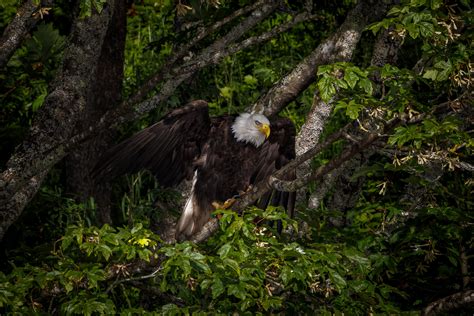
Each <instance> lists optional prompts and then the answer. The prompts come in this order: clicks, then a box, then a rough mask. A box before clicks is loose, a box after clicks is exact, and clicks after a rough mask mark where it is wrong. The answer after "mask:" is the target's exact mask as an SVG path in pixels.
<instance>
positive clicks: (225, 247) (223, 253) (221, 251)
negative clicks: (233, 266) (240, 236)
mask: <svg viewBox="0 0 474 316" xmlns="http://www.w3.org/2000/svg"><path fill="white" fill-rule="evenodd" d="M231 249H232V246H231V244H230V243H227V244H225V245H223V246H222V247H221V248H219V251H218V252H217V254H218V255H219V256H220V257H221V258H225V257H227V255H228V254H229V251H230V250H231Z"/></svg>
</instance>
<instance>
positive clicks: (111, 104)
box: [66, 1, 126, 223]
mask: <svg viewBox="0 0 474 316" xmlns="http://www.w3.org/2000/svg"><path fill="white" fill-rule="evenodd" d="M125 36H126V8H125V3H124V2H123V1H116V2H115V8H114V13H113V15H112V19H111V22H110V23H109V27H108V30H107V33H106V36H105V40H104V43H103V46H102V51H101V54H100V58H99V61H98V65H97V70H96V74H95V79H94V81H93V82H92V83H91V89H90V92H89V95H88V97H87V102H86V104H85V109H84V111H83V115H82V117H81V120H80V121H79V122H78V124H77V126H76V128H77V133H80V132H82V131H83V130H84V129H86V128H88V127H89V125H90V124H91V122H94V121H97V120H98V119H99V118H100V117H101V116H102V115H104V113H105V112H106V111H108V110H111V109H113V108H115V107H117V106H118V105H119V104H120V101H121V93H122V80H123V63H124V48H125ZM113 136H114V132H113V130H104V131H103V132H102V133H100V134H99V135H97V136H96V137H94V138H93V139H90V140H88V141H86V142H84V143H82V144H80V145H79V146H78V147H77V148H76V149H74V150H73V151H72V152H71V153H70V154H69V156H68V157H67V159H66V166H67V168H66V170H67V172H68V173H67V179H66V181H67V186H68V192H69V193H70V194H72V195H73V196H74V197H75V198H76V199H77V200H78V201H80V202H84V201H86V200H87V199H88V198H89V197H91V196H93V197H94V198H95V201H96V203H97V205H98V207H99V217H100V218H99V220H100V222H102V223H111V222H112V220H111V214H110V205H111V201H110V194H111V187H110V184H108V183H104V182H101V183H94V180H93V179H92V178H91V176H90V170H92V168H93V167H94V165H95V163H96V161H97V160H98V158H99V156H100V155H101V154H102V153H103V152H104V151H105V150H106V149H107V148H109V147H110V145H111V143H112V139H113Z"/></svg>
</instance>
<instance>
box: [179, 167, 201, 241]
mask: <svg viewBox="0 0 474 316" xmlns="http://www.w3.org/2000/svg"><path fill="white" fill-rule="evenodd" d="M196 180H197V171H195V172H194V176H193V184H192V187H191V193H190V194H189V198H188V200H187V201H186V205H185V207H184V210H183V214H181V217H180V219H179V221H178V225H177V226H176V239H177V240H178V241H180V240H182V239H186V238H189V237H191V236H192V234H193V232H194V226H195V222H194V215H195V212H196V210H197V203H196V199H195V197H194V185H195V184H196Z"/></svg>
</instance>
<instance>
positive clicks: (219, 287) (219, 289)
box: [211, 277, 224, 299]
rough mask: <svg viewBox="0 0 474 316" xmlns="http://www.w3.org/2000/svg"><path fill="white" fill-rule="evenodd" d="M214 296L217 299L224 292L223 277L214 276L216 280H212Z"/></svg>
mask: <svg viewBox="0 0 474 316" xmlns="http://www.w3.org/2000/svg"><path fill="white" fill-rule="evenodd" d="M211 289H212V298H213V299H216V298H217V297H218V296H219V295H221V294H222V293H224V284H223V283H222V281H221V279H219V278H218V277H215V278H214V281H213V282H212V287H211Z"/></svg>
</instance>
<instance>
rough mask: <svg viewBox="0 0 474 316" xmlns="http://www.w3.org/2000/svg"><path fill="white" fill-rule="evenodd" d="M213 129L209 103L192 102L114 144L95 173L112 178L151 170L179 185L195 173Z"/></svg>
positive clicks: (162, 180) (162, 179) (164, 181)
mask: <svg viewBox="0 0 474 316" xmlns="http://www.w3.org/2000/svg"><path fill="white" fill-rule="evenodd" d="M209 129H210V119H209V113H208V107H207V102H206V101H202V100H197V101H192V102H190V103H188V104H187V105H186V106H184V107H182V108H179V109H176V110H174V111H172V112H170V113H169V114H167V115H166V116H165V117H164V118H163V120H161V121H159V122H158V123H156V124H154V125H152V126H150V127H148V128H146V129H144V130H142V131H140V132H138V133H137V134H135V135H133V136H132V137H130V138H128V139H126V140H125V141H123V142H121V143H119V144H118V145H116V146H114V147H112V148H111V149H110V150H109V151H107V152H106V153H105V154H104V155H103V156H102V157H101V159H100V160H99V162H98V163H97V165H96V166H95V168H94V170H93V171H92V175H93V176H94V177H95V178H96V179H102V180H110V179H111V178H113V177H116V176H119V175H123V174H126V173H134V172H137V171H140V170H143V169H147V170H149V171H151V172H152V173H153V174H154V176H155V177H156V178H157V180H158V181H159V182H160V183H161V184H162V185H164V186H172V185H176V184H178V183H180V182H181V181H182V180H183V179H184V178H188V179H189V178H190V177H191V176H192V172H193V168H194V167H193V162H194V160H195V159H196V158H197V157H199V155H200V153H201V148H202V146H203V144H204V143H205V142H206V141H207V138H208V134H209Z"/></svg>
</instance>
